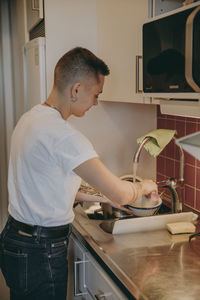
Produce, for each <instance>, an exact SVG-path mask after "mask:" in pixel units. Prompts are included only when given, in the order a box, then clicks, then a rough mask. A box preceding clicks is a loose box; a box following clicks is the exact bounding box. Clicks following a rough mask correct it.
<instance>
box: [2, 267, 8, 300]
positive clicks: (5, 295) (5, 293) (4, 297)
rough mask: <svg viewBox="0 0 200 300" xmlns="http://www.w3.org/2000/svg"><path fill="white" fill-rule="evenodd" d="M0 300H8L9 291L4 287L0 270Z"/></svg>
mask: <svg viewBox="0 0 200 300" xmlns="http://www.w3.org/2000/svg"><path fill="white" fill-rule="evenodd" d="M0 299H1V300H9V289H8V288H7V286H6V283H5V280H4V278H3V275H2V273H1V270H0Z"/></svg>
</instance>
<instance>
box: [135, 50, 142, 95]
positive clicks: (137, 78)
mask: <svg viewBox="0 0 200 300" xmlns="http://www.w3.org/2000/svg"><path fill="white" fill-rule="evenodd" d="M140 60H142V56H141V55H136V85H135V86H136V93H137V94H138V93H142V90H140V88H139V77H140V74H139V73H140V71H139V70H140Z"/></svg>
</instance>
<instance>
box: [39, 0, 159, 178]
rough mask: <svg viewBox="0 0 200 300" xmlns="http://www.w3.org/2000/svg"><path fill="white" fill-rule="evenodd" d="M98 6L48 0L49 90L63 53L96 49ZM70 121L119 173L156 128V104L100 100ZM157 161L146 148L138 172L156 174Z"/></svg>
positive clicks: (124, 171)
mask: <svg viewBox="0 0 200 300" xmlns="http://www.w3.org/2000/svg"><path fill="white" fill-rule="evenodd" d="M96 9H97V6H96V1H95V0H84V1H82V0H75V1H74V0H68V1H66V0H59V1H54V0H45V28H46V63H47V92H48V93H49V92H50V90H51V87H52V83H53V70H54V66H55V64H56V62H57V60H58V59H59V58H60V56H61V55H63V54H64V53H65V52H67V51H68V50H70V49H71V48H73V47H75V46H83V47H87V48H88V49H90V50H91V51H93V52H94V53H97V47H98V40H97V23H96V15H97V14H96V12H97V11H96ZM113 51H114V49H113ZM111 72H112V70H111ZM71 122H72V123H73V124H74V125H75V126H76V127H77V128H78V129H79V130H81V131H82V132H83V133H84V134H85V135H86V136H87V137H88V138H89V139H90V141H91V142H92V143H93V145H94V147H95V149H96V151H97V152H98V153H99V155H100V158H101V160H102V161H103V162H104V163H105V164H106V165H107V166H108V167H109V168H110V169H111V170H112V171H113V172H114V173H115V174H116V175H118V176H120V175H123V174H127V173H130V172H132V157H133V154H134V151H135V149H136V147H137V145H136V138H137V137H139V136H141V135H143V134H144V133H146V132H148V131H149V130H151V129H155V128H156V109H155V106H153V105H144V104H143V105H141V104H140V105H139V104H127V103H114V102H113V103H111V102H100V103H99V105H98V107H94V108H93V109H92V110H91V111H89V112H88V113H87V114H86V115H85V116H84V118H81V119H77V118H71ZM155 165H156V162H155V159H153V158H151V157H150V156H149V155H148V154H147V153H145V151H144V152H143V153H142V155H141V159H140V166H139V170H138V175H140V176H141V177H146V178H147V177H149V178H155V174H156V171H155Z"/></svg>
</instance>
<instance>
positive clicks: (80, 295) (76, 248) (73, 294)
mask: <svg viewBox="0 0 200 300" xmlns="http://www.w3.org/2000/svg"><path fill="white" fill-rule="evenodd" d="M68 261H69V275H70V276H69V278H68V291H67V299H68V300H72V299H74V300H75V299H76V300H78V299H80V300H87V299H88V298H87V291H86V288H85V249H84V248H83V247H82V246H81V244H80V243H79V242H78V240H77V239H76V238H74V237H73V235H71V237H70V242H69V251H68Z"/></svg>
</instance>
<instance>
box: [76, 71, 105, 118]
mask: <svg viewBox="0 0 200 300" xmlns="http://www.w3.org/2000/svg"><path fill="white" fill-rule="evenodd" d="M103 85H104V76H103V75H101V74H100V75H99V80H98V82H97V81H96V80H95V79H89V80H88V81H86V82H82V83H80V84H79V86H78V87H77V88H76V101H75V102H73V103H72V105H71V108H72V114H73V115H75V116H77V117H82V116H83V115H84V114H85V112H86V111H88V110H89V109H90V108H91V107H92V106H93V105H97V104H98V96H99V94H101V93H102V91H103Z"/></svg>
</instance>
